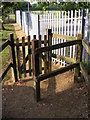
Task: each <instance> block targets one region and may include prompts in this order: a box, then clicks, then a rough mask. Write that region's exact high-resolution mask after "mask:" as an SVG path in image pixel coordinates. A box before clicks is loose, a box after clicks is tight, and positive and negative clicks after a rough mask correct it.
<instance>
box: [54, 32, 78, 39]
mask: <svg viewBox="0 0 90 120" xmlns="http://www.w3.org/2000/svg"><path fill="white" fill-rule="evenodd" d="M52 37H53V38H60V39H65V40H69V41H73V40H76V39H77V37H72V36H67V35H60V34H55V33H53V34H52Z"/></svg>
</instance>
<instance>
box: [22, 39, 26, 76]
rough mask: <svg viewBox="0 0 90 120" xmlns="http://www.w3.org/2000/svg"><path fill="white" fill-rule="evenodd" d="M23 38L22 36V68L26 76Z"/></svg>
mask: <svg viewBox="0 0 90 120" xmlns="http://www.w3.org/2000/svg"><path fill="white" fill-rule="evenodd" d="M24 41H25V38H24V37H22V52H23V69H24V77H26V64H25V42H24Z"/></svg>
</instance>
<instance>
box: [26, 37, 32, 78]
mask: <svg viewBox="0 0 90 120" xmlns="http://www.w3.org/2000/svg"><path fill="white" fill-rule="evenodd" d="M28 60H29V76H31V49H30V36H28ZM25 61H26V60H25Z"/></svg>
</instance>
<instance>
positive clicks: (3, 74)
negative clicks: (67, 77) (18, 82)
mask: <svg viewBox="0 0 90 120" xmlns="http://www.w3.org/2000/svg"><path fill="white" fill-rule="evenodd" d="M12 66H13V64H12V62H9V64H8V65H7V67H6V68H5V70H4V72H3V73H2V75H1V76H0V82H1V81H2V80H3V79H4V77H5V75H6V74H7V72H8V71H9V69H10V68H11V67H12Z"/></svg>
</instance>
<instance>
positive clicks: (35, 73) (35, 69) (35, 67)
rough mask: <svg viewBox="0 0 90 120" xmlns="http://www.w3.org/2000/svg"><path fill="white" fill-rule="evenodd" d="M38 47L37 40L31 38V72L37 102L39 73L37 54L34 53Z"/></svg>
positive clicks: (38, 98)
mask: <svg viewBox="0 0 90 120" xmlns="http://www.w3.org/2000/svg"><path fill="white" fill-rule="evenodd" d="M38 47H39V40H36V39H33V40H32V72H33V79H34V88H35V94H36V100H37V102H38V101H39V100H40V81H39V80H38V79H37V77H38V75H39V54H35V49H36V48H38Z"/></svg>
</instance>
